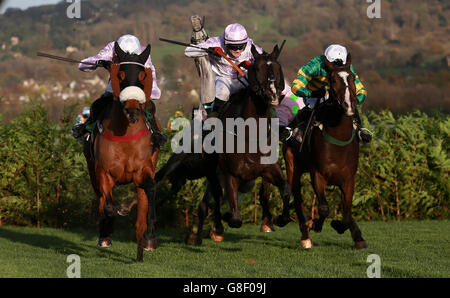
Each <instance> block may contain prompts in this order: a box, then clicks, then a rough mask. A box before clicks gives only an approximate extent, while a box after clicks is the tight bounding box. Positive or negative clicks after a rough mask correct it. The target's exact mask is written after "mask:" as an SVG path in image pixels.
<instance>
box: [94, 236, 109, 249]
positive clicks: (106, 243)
mask: <svg viewBox="0 0 450 298" xmlns="http://www.w3.org/2000/svg"><path fill="white" fill-rule="evenodd" d="M97 246H98V247H111V246H112V242H111V238H110V237H105V238H99V239H98V243H97Z"/></svg>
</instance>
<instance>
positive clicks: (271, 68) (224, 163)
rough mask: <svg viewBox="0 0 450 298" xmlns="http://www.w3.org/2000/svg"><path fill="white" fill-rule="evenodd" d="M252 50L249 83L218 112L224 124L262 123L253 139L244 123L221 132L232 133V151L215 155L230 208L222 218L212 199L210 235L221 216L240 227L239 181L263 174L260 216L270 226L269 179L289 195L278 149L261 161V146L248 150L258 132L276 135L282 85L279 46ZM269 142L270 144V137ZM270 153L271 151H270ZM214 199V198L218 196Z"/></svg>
mask: <svg viewBox="0 0 450 298" xmlns="http://www.w3.org/2000/svg"><path fill="white" fill-rule="evenodd" d="M251 51H252V54H253V56H254V58H255V62H254V63H253V64H252V66H250V67H249V69H248V82H249V86H248V87H247V88H245V89H244V90H243V91H242V92H240V93H237V94H235V95H233V96H232V97H231V98H230V100H229V102H228V103H227V105H226V106H224V107H223V109H222V111H221V112H220V115H219V119H220V120H221V122H222V123H224V127H226V125H225V124H226V123H227V120H230V119H231V120H236V119H238V118H240V119H241V120H245V121H247V120H252V119H254V120H256V123H258V124H261V123H262V124H263V125H258V127H257V129H256V130H257V131H256V132H255V134H254V136H256V138H254V139H253V138H252V137H251V132H250V127H246V128H245V129H244V130H242V131H237V130H236V129H233V130H232V131H230V130H229V129H228V127H226V128H225V130H223V136H226V135H227V134H229V135H234V136H232V137H231V138H233V139H234V142H233V144H234V148H233V149H234V150H233V152H231V153H229V152H223V153H219V155H218V161H219V166H220V168H221V170H222V173H223V174H224V176H225V193H226V195H227V197H228V203H229V207H230V209H231V212H229V213H226V214H224V216H223V218H222V217H221V214H220V210H219V208H218V207H217V206H220V202H219V201H216V202H215V206H216V208H215V210H214V216H215V219H216V220H215V226H214V228H213V233H212V236H213V237H221V234H222V233H223V226H222V223H221V221H220V219H221V218H222V219H224V220H225V221H226V222H227V223H228V225H229V226H230V227H232V228H239V227H240V226H241V225H242V219H241V215H240V211H239V204H238V189H239V187H240V186H241V185H242V184H244V183H247V182H249V181H252V180H255V179H256V178H258V177H262V179H263V181H262V182H263V186H262V188H261V191H260V202H261V204H262V207H263V211H264V214H263V218H265V219H266V222H265V223H264V224H266V225H267V226H269V227H270V226H271V225H272V215H271V214H270V212H269V208H268V197H269V195H270V193H269V191H270V187H269V183H271V184H274V185H275V186H277V187H278V188H279V191H280V194H281V196H282V197H283V201H284V202H285V201H286V200H287V201H289V197H290V187H289V184H288V183H287V182H286V180H285V179H284V175H283V172H282V170H281V167H280V165H279V163H278V153H277V152H278V150H275V151H276V156H275V160H274V161H271V162H262V160H263V158H264V157H267V156H268V155H269V153H267V152H263V150H261V147H259V148H257V150H255V151H253V152H252V150H249V148H250V147H251V146H252V142H256V143H257V144H258V145H261V136H263V135H265V136H268V138H270V136H271V134H275V135H276V136H277V134H278V129H272V128H271V126H270V124H271V118H272V112H273V107H274V106H276V105H277V104H278V103H279V99H280V98H281V92H282V91H283V89H284V78H283V72H282V69H281V65H280V64H279V62H278V61H277V59H278V56H279V55H280V49H279V48H278V45H276V46H275V47H274V49H273V51H272V53H270V54H268V53H265V52H264V53H263V54H259V53H258V52H257V51H256V49H255V47H254V46H252V49H251ZM264 124H265V125H264ZM264 127H265V128H264ZM244 131H245V135H244V137H245V138H244V140H245V145H244V148H245V149H244V150H243V151H242V153H240V152H239V151H237V148H236V147H237V146H236V144H237V143H238V142H239V137H240V136H239V134H240V133H243V132H244ZM224 139H225V140H224V145H225V146H224V147H228V145H227V143H228V141H231V139H229V138H227V137H224ZM266 140H267V139H266ZM269 143H270V144H273V143H272V139H271V138H270V140H269ZM273 145H274V147H275V148H276V149H278V138H276V144H273ZM264 151H265V150H264ZM272 153H273V152H270V154H272ZM215 199H216V200H217V198H215ZM217 219H219V220H217ZM289 220H290V219H289V213H283V215H282V216H280V217H278V218H277V219H276V220H275V224H277V225H278V224H279V222H289Z"/></svg>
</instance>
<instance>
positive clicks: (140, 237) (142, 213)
mask: <svg viewBox="0 0 450 298" xmlns="http://www.w3.org/2000/svg"><path fill="white" fill-rule="evenodd" d="M137 198H138V202H137V205H138V210H137V220H136V241H137V245H138V251H137V258H136V260H137V261H138V262H142V261H143V254H144V246H145V243H144V242H145V241H144V233H145V231H146V230H147V214H148V205H149V202H148V199H147V195H146V194H145V189H144V188H141V187H138V188H137Z"/></svg>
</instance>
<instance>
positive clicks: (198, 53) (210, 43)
mask: <svg viewBox="0 0 450 298" xmlns="http://www.w3.org/2000/svg"><path fill="white" fill-rule="evenodd" d="M196 46H198V47H201V48H204V49H207V48H210V47H220V42H214V40H213V38H209V39H207V40H206V41H205V42H202V43H199V44H197V45H196ZM184 55H185V56H186V57H189V58H198V57H204V56H206V55H208V52H206V51H204V50H202V49H198V48H194V47H187V48H186V49H185V50H184Z"/></svg>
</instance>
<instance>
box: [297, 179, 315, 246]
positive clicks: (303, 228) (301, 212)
mask: <svg viewBox="0 0 450 298" xmlns="http://www.w3.org/2000/svg"><path fill="white" fill-rule="evenodd" d="M300 175H301V174H299V172H298V171H295V174H294V175H293V180H292V182H293V184H292V192H293V193H294V209H295V213H296V214H297V218H298V224H299V227H300V232H301V233H302V237H301V239H300V245H301V246H302V247H303V248H312V246H313V244H312V239H311V235H310V234H309V229H310V228H311V227H310V225H308V224H307V220H306V219H307V217H306V213H305V203H304V202H303V198H302V193H301V181H300Z"/></svg>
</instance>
